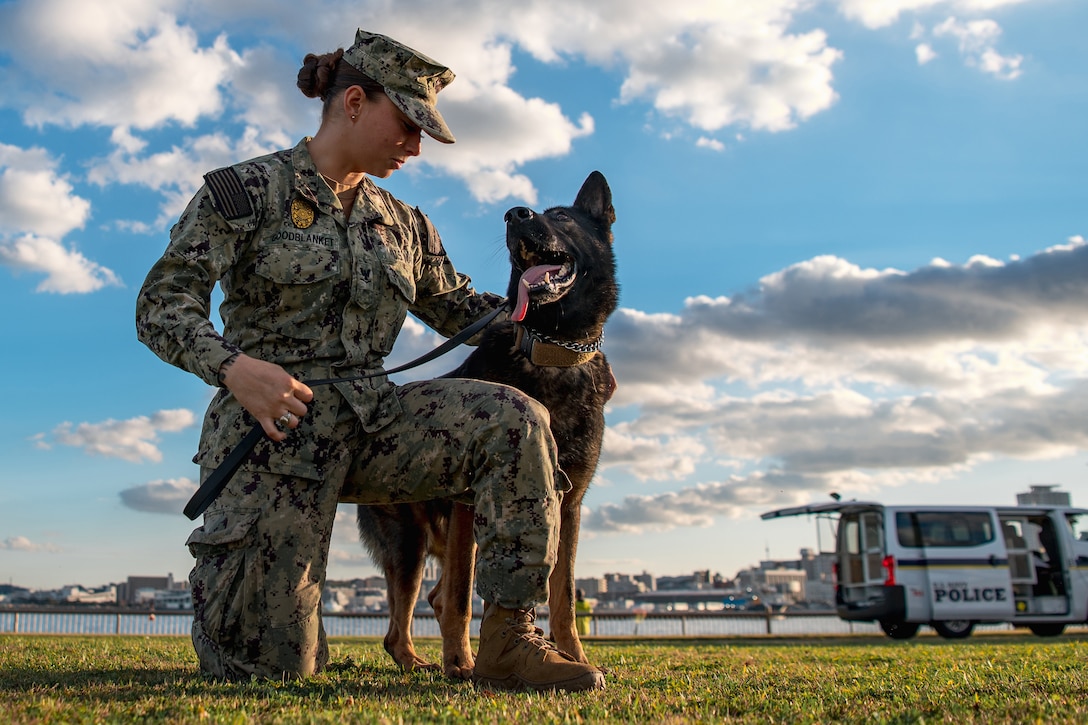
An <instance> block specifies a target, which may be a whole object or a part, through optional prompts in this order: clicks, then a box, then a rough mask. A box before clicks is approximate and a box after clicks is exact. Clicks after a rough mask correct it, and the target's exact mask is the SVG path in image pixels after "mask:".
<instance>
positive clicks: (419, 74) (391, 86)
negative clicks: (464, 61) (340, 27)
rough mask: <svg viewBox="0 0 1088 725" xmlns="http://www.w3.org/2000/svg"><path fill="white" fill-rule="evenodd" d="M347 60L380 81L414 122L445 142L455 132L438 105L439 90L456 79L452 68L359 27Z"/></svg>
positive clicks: (387, 93) (450, 141) (393, 99)
mask: <svg viewBox="0 0 1088 725" xmlns="http://www.w3.org/2000/svg"><path fill="white" fill-rule="evenodd" d="M344 60H345V61H347V62H348V63H350V64H351V66H352V67H354V68H355V69H356V70H358V71H359V72H360V73H364V74H366V75H368V76H370V77H371V78H373V79H374V80H375V81H377V82H378V83H381V84H382V86H383V87H384V88H385V94H386V95H387V96H389V99H390V100H391V101H393V103H395V104H396V105H397V107H398V108H399V109H400V110H402V111H404V113H405V115H407V116H408V118H410V119H411V120H412V122H413V123H416V124H418V125H419V127H420V128H422V129H423V130H424V131H426V132H427V134H428V135H430V136H432V137H433V138H434V139H436V140H438V141H441V142H442V143H453V142H454V138H453V134H452V133H451V132H450V129H449V126H447V125H446V122H445V121H444V120H443V119H442V114H440V113H439V112H438V108H437V107H436V106H435V98H436V96H437V95H438V92H439V91H440V90H442V89H443V88H445V87H446V86H448V85H449V84H450V82H451V81H452V80H453V71H451V70H450V69H449V68H447V67H446V66H444V65H441V64H440V63H438V62H436V61H434V60H431V59H430V58H428V57H427V56H425V55H423V54H422V53H418V52H416V51H414V50H412V49H411V48H409V47H408V46H406V45H403V44H401V43H398V42H397V41H395V40H393V39H392V38H389V37H386V36H384V35H379V34H377V33H369V32H367V31H365V30H363V29H361V28H360V29H359V30H358V31H357V32H356V33H355V44H354V45H353V46H351V47H350V48H348V49H347V50H346V51H344Z"/></svg>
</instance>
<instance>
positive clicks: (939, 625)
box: [929, 619, 975, 639]
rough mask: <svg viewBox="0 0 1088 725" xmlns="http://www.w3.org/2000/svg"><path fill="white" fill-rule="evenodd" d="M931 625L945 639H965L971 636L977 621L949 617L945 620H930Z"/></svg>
mask: <svg viewBox="0 0 1088 725" xmlns="http://www.w3.org/2000/svg"><path fill="white" fill-rule="evenodd" d="M929 626H931V627H933V629H934V630H936V632H937V634H939V635H941V636H942V637H944V638H945V639H964V638H965V637H970V636H971V632H972V630H974V628H975V623H974V622H972V621H971V620H969V619H949V620H946V621H944V622H930V623H929Z"/></svg>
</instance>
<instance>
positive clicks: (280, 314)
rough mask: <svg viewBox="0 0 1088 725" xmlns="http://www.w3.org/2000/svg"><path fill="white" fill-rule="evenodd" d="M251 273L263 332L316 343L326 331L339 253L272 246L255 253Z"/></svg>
mask: <svg viewBox="0 0 1088 725" xmlns="http://www.w3.org/2000/svg"><path fill="white" fill-rule="evenodd" d="M254 272H255V273H256V275H257V277H258V279H257V280H254V282H256V283H258V284H261V283H263V284H262V287H263V289H262V290H260V292H259V295H260V296H259V299H260V303H261V304H262V305H263V307H264V314H262V315H259V316H258V318H257V319H256V320H255V322H256V324H257V325H259V326H260V327H262V328H263V329H266V330H270V331H272V332H276V333H278V334H281V335H285V336H287V337H293V338H297V339H303V340H316V339H319V338H322V337H324V336H325V335H326V334H327V331H326V330H325V329H324V326H325V324H327V322H326V320H325V317H326V313H327V310H328V307H329V305H330V304H331V303H332V302H333V299H332V297H333V285H334V284H335V282H336V280H337V278H338V277H339V276H340V253H339V252H338V251H336V250H333V249H326V248H324V247H314V246H288V245H282V244H274V245H270V246H267V247H265V248H263V249H261V251H260V252H259V253H258V255H257V258H256V260H255V263H254Z"/></svg>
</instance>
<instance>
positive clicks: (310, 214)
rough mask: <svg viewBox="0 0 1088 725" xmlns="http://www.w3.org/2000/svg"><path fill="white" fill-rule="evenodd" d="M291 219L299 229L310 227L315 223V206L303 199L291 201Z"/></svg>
mask: <svg viewBox="0 0 1088 725" xmlns="http://www.w3.org/2000/svg"><path fill="white" fill-rule="evenodd" d="M291 221H293V222H294V223H295V226H296V227H297V228H299V229H309V228H310V226H311V225H312V224H313V223H314V208H313V207H312V206H310V204H309V203H308V202H305V201H303V200H302V199H294V200H292V201H291Z"/></svg>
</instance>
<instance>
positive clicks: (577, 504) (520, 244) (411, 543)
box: [357, 171, 619, 679]
mask: <svg viewBox="0 0 1088 725" xmlns="http://www.w3.org/2000/svg"><path fill="white" fill-rule="evenodd" d="M615 218H616V215H615V211H614V210H613V208H612V192H611V190H610V189H609V187H608V182H607V181H605V178H604V176H603V175H602V174H601V173H600V172H597V171H594V172H593V173H592V174H590V175H589V177H588V178H587V179H586V181H585V183H584V184H583V185H582V188H581V190H580V191H579V192H578V197H577V199H576V200H575V202H574V205H573V206H569V207H568V206H559V207H554V208H551V209H548V210H547V211H545V212H544V213H542V214H538V213H537V212H534V211H533V210H531V209H528V208H526V207H515V208H513V209H511V210H510V211H508V212H507V213H506V217H505V219H506V246H507V249H508V250H509V252H510V265H511V271H510V285H509V289H508V292H507V298H508V299H509V300H512V301H513V302H514V305H513V311H512V313H511V318H510V320H508V321H504V322H501V323H496V324H492V325H491V326H490V327H488V328H487V329H486V330H485V331H484V332H483V333H481V338H480V344H479V346H478V347H477V348H476V349H475V350H474V351H473V352H472V353H471V354H470V355H469V356H468V358H467V359H466V360H465V361H464V363H462V364H461V366H460V367H458V368H457V369H456V370H453V371H451V372H449V373H447V374H446V375H445V376H444V377H448V378H453V377H457V378H474V379H478V380H487V381H492V382H497V383H504V384H506V385H511V386H514V387H516V388H518V389H520V390H521V391H523V392H525V393H527V394H528V395H530V396H532V397H533V398H535V399H537V400H538V401H540V402H541V403H543V404H544V405H545V406H546V407H547V408H548V410H549V412H550V413H551V431H552V435H553V437H554V438H555V441H556V444H557V446H558V451H559V466H560V468H561V469H562V471H563V472H564V473H566V475H567V477H568V478H569V479H570V483H571V486H572V488H571V490H570V491H568V492H567V493H566V494H565V495H564V496H563V499H562V504H561V507H560V520H561V524H560V536H559V553H558V560H557V563H556V567H555V569H554V571H553V572H552V575H551V578H550V580H549V582H548V584H549V596H548V609H549V621H550V629H551V636H552V639H553V640H554V641H555V644H556V646H557V647H558V648H559V649H561V650H563V651H564V652H566V653H567V654H569V655H572V656H573V657H576V658H577V659H578V660H580V661H582V662H588V660H587V659H586V656H585V652H584V651H583V649H582V644H581V642H580V641H579V639H578V633H577V630H576V629H575V614H574V559H575V554H576V552H577V548H578V530H579V526H580V518H581V506H582V498H583V497H584V496H585V493H586V489H588V488H589V484H590V480H591V479H592V478H593V473H594V471H595V470H596V468H597V460H598V458H599V456H600V452H601V440H602V437H603V436H604V427H605V426H604V405H605V403H606V402H607V401H608V399H609V398H611V397H612V393H613V392H614V390H615V387H616V380H615V378H614V377H613V376H612V370H611V368H610V367H609V365H608V362H607V360H605V356H604V354H603V353H601V352H599V350H598V347H599V346H600V341H601V336H602V334H603V332H604V325H605V321H606V320H607V319H608V317H609V315H611V314H612V312H613V310H615V308H616V303H617V300H618V297H619V287H618V285H617V283H616V264H615V257H614V256H613V250H612V223H613V222H614V221H615ZM357 518H358V524H359V534H360V538H361V539H362V541H363V544H364V545H365V547H366V548H367V550H368V551H369V552H370V555H371V558H372V559H373V561H374V563H375V564H377V565H378V566H379V567H381V569H382V570H383V572H384V573H385V578H386V584H387V587H388V598H389V612H390V621H389V631H388V633H387V634H386V636H385V642H384V644H385V649H386V651H387V652H389V654H390V655H392V657H393V659H394V660H396V661H397V663H398V664H400V665H401V667H403V668H405V669H406V670H414V669H417V668H426V669H437V668H438V665H435V664H431V663H429V662H427V661H426V660H424V659H422V658H421V657H419V655H417V654H416V651H415V647H414V646H413V644H412V636H411V626H412V614H413V608H414V607H415V604H416V599H417V597H418V595H419V588H420V585H421V582H422V578H423V565H424V562H425V559H426V557H427V556H428V555H430V556H432V557H434V558H435V559H436V560H437V561H438V563H439V564H440V566H441V571H442V573H441V577H440V579H439V581H438V583H437V584H436V585H435V588H434V589H433V590H432V591H431V592H430V594H429V596H428V597H427V599H428V601H429V602H430V603H431V606H432V607H433V608H434V611H435V615H436V617H437V618H438V622H439V626H440V629H441V631H442V669H443V671H444V672H445V674H446V675H448V676H450V677H454V678H461V679H467V678H469V677H470V676H471V675H472V670H473V667H474V665H475V660H474V655H473V653H472V649H471V648H470V646H469V622H470V619H471V616H472V610H471V596H472V581H473V573H474V569H473V561H474V558H475V543H474V541H473V534H472V508H471V507H470V506H467V505H465V504H460V503H453V502H451V501H448V500H440V501H427V502H424V503H409V504H392V505H381V506H365V505H362V506H359V507H358V514H357Z"/></svg>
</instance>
